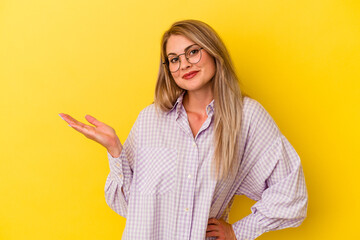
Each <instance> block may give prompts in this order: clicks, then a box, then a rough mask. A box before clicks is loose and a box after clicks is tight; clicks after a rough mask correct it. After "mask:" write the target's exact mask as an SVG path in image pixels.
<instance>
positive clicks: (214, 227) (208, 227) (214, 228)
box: [206, 225, 219, 232]
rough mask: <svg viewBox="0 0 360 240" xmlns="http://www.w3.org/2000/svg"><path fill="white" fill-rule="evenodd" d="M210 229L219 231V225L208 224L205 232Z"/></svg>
mask: <svg viewBox="0 0 360 240" xmlns="http://www.w3.org/2000/svg"><path fill="white" fill-rule="evenodd" d="M211 231H217V232H218V231H219V227H218V226H216V225H208V226H207V228H206V232H211Z"/></svg>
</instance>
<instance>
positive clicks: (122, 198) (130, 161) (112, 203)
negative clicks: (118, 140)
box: [105, 121, 137, 218]
mask: <svg viewBox="0 0 360 240" xmlns="http://www.w3.org/2000/svg"><path fill="white" fill-rule="evenodd" d="M136 134H137V121H136V122H135V124H134V126H133V127H132V129H131V131H130V133H129V136H128V138H127V139H126V141H125V143H124V145H123V147H122V150H121V153H120V155H119V156H118V157H114V156H117V155H118V151H111V153H112V154H113V155H114V156H112V155H111V154H110V152H109V151H107V156H108V160H109V167H110V173H109V175H108V176H107V179H106V183H105V201H106V203H107V204H108V206H109V207H110V208H111V209H112V210H114V211H115V212H116V213H118V214H119V215H121V216H123V217H125V218H126V215H127V206H128V200H129V194H130V191H129V190H130V185H131V182H132V178H133V166H134V157H135V152H136V142H137V140H136V138H137V136H136ZM114 152H115V153H114Z"/></svg>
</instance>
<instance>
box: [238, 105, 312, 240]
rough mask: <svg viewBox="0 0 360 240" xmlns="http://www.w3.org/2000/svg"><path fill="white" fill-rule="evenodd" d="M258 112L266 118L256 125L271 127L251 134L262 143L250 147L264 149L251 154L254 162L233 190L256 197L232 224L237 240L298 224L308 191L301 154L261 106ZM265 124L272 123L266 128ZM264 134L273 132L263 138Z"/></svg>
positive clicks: (252, 197) (246, 239)
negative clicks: (248, 209) (248, 208)
mask: <svg viewBox="0 0 360 240" xmlns="http://www.w3.org/2000/svg"><path fill="white" fill-rule="evenodd" d="M261 115H262V116H264V117H265V118H264V119H266V120H264V121H262V120H260V121H258V123H260V124H259V125H258V126H257V128H258V129H269V128H270V129H272V131H268V132H267V133H265V132H264V131H259V132H258V134H259V135H258V136H256V134H254V135H253V137H254V138H255V141H259V140H260V139H261V140H262V141H260V143H259V144H262V145H259V146H258V147H257V148H253V149H252V151H255V149H266V150H265V151H263V152H262V153H261V154H259V155H256V154H252V156H256V157H255V158H254V159H256V160H255V161H254V160H252V159H250V160H248V161H250V162H254V164H253V165H252V167H251V168H250V170H249V172H248V174H247V175H246V177H245V178H244V180H243V181H242V183H241V185H240V187H239V188H238V189H237V191H236V193H235V194H237V195H246V196H247V197H249V198H251V199H253V200H255V201H257V202H256V203H255V204H254V205H253V206H252V207H251V212H252V213H251V214H249V215H248V216H246V217H245V218H243V219H241V220H239V221H237V222H235V223H234V224H232V228H233V230H234V232H235V235H236V238H237V240H250V239H255V238H257V237H258V236H260V235H261V234H263V233H264V232H268V231H273V230H279V229H283V228H288V227H297V226H299V225H300V224H301V223H302V222H303V220H304V219H305V217H306V212H307V205H308V194H307V189H306V185H305V179H304V173H303V169H302V166H301V161H300V157H299V155H298V154H297V152H296V151H295V149H294V148H293V147H292V145H291V144H290V142H289V141H288V140H287V139H286V138H285V136H284V135H282V134H281V132H280V131H279V130H278V128H277V126H276V124H275V123H274V121H273V120H272V119H271V117H270V115H269V114H268V113H267V112H266V111H265V110H264V109H263V108H262V113H261V114H259V116H261ZM267 124H270V125H271V126H268V128H266V125H267ZM266 134H271V135H272V136H271V137H269V138H266V137H264V136H265V135H266ZM266 139H267V140H269V139H272V140H271V141H267V140H266ZM260 146H262V147H260ZM257 151H261V150H257ZM250 155H251V154H250Z"/></svg>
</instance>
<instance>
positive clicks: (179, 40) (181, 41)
mask: <svg viewBox="0 0 360 240" xmlns="http://www.w3.org/2000/svg"><path fill="white" fill-rule="evenodd" d="M192 44H195V43H194V42H193V41H191V40H190V39H188V38H187V37H184V36H182V35H171V36H170V37H169V39H168V40H167V43H166V55H167V54H169V53H175V54H180V53H183V52H184V49H185V48H186V47H188V46H190V45H192Z"/></svg>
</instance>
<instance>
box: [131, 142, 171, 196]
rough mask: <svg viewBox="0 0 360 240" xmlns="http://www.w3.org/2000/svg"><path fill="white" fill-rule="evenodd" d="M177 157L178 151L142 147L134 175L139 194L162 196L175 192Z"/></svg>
mask: <svg viewBox="0 0 360 240" xmlns="http://www.w3.org/2000/svg"><path fill="white" fill-rule="evenodd" d="M176 157H177V151H176V149H170V148H164V147H140V148H139V150H138V157H137V161H136V162H135V174H134V178H135V184H136V190H137V192H138V193H140V194H143V195H162V194H165V193H168V192H171V191H172V190H174V188H175V183H176Z"/></svg>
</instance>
